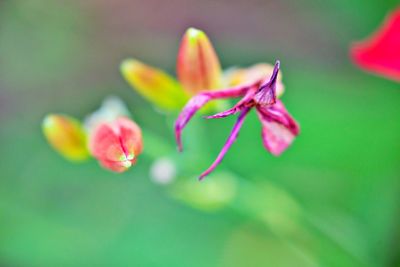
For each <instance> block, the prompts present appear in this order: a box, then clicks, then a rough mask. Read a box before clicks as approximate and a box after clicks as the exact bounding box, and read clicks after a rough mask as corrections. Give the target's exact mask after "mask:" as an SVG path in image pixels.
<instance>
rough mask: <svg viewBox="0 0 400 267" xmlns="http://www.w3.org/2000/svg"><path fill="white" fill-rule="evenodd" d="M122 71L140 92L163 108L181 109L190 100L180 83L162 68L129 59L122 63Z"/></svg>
mask: <svg viewBox="0 0 400 267" xmlns="http://www.w3.org/2000/svg"><path fill="white" fill-rule="evenodd" d="M121 72H122V75H123V76H124V78H125V79H126V80H127V81H128V83H129V84H130V85H131V86H132V87H133V88H134V89H136V91H137V92H138V93H139V94H141V95H142V96H143V97H145V98H146V99H147V100H149V101H150V102H152V103H153V104H155V105H156V106H157V107H159V108H161V109H167V110H173V109H180V108H182V107H183V106H184V105H185V103H186V101H187V100H188V96H187V94H186V93H185V92H184V91H183V90H182V87H181V86H180V84H179V83H178V82H177V81H176V80H175V79H174V78H173V77H171V76H170V75H168V74H167V73H165V72H163V71H162V70H159V69H156V68H153V67H150V66H148V65H146V64H144V63H142V62H140V61H138V60H134V59H127V60H124V61H123V62H122V64H121Z"/></svg>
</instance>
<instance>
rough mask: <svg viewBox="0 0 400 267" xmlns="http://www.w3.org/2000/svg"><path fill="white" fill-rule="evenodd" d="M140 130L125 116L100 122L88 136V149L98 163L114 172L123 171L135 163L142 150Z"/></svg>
mask: <svg viewBox="0 0 400 267" xmlns="http://www.w3.org/2000/svg"><path fill="white" fill-rule="evenodd" d="M142 149H143V142H142V132H141V130H140V128H139V126H137V125H136V123H134V122H133V121H131V120H130V119H128V118H126V117H119V118H117V119H116V120H113V121H111V122H103V123H100V124H99V125H98V126H97V127H96V129H94V130H93V132H92V133H91V134H90V136H89V150H90V152H91V154H92V155H93V157H95V158H96V159H97V160H98V161H99V162H100V164H101V165H102V166H103V167H104V168H107V169H110V170H112V171H115V172H123V171H126V170H127V169H129V168H130V167H131V166H132V165H133V164H135V162H136V159H137V156H138V155H139V154H140V153H141V152H142Z"/></svg>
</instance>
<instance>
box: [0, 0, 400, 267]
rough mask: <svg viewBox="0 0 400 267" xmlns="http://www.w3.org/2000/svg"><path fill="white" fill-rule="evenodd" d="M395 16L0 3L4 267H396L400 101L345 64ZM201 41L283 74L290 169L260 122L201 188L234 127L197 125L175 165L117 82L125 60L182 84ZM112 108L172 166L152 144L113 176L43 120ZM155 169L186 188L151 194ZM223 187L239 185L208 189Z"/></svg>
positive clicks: (313, 7) (372, 11) (316, 3)
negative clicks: (66, 153)
mask: <svg viewBox="0 0 400 267" xmlns="http://www.w3.org/2000/svg"><path fill="white" fill-rule="evenodd" d="M396 2H397V1H395V0H385V1H380V0H375V1H372V0H370V1H366V0H353V1H348V0H335V1H322V0H299V1H295V0H274V1H272V0H271V1H261V0H247V1H236V0H232V1H225V0H218V1H211V0H204V1H196V0H171V1H156V0H146V1H139V0H113V1H109V0H85V1H78V0H74V1H72V0H69V1H61V0H2V1H0V123H1V124H0V125H1V126H0V158H1V160H0V266H7V267H8V266H24V267H25V266H28V267H30V266H40V267H46V266H151V267H152V266H174V267H180V266H182V267H187V266H190V267H197V266H199V267H200V266H207V267H214V266H215V267H228V266H229V267H235V266H238V267H239V266H240V267H242V266H254V267H265V266H273V267H276V266H277V267H280V266H345V267H346V266H352V267H354V266H371V267H372V266H396V267H398V266H400V247H399V243H400V241H399V240H400V224H399V219H400V217H399V215H400V214H399V212H400V207H399V200H400V142H399V141H400V123H399V122H400V121H399V118H400V91H399V90H400V85H399V84H398V83H395V82H391V81H388V80H385V79H383V78H379V77H375V76H372V75H369V74H366V73H364V72H362V71H360V70H358V69H357V68H356V67H355V66H353V65H352V64H351V63H350V61H349V59H348V56H347V49H348V46H349V44H350V43H351V42H352V41H354V40H359V39H362V38H364V37H366V36H367V35H368V34H369V33H371V32H372V31H373V30H374V29H376V28H377V26H378V25H379V24H380V22H381V21H382V19H383V18H384V16H385V14H386V13H387V12H388V11H389V10H391V9H392V8H394V7H395V6H396V4H397V3H396ZM190 26H194V27H198V28H200V29H203V30H204V31H205V32H206V33H207V34H208V35H209V37H210V38H211V40H212V41H213V44H214V45H215V48H216V50H217V52H218V54H219V56H220V59H221V63H222V65H223V66H224V67H229V66H232V65H237V66H248V65H251V64H253V63H257V62H274V60H275V59H280V60H281V63H282V71H283V76H284V78H283V79H284V83H285V86H286V93H285V95H284V97H283V100H284V102H285V104H286V106H287V108H288V110H289V111H290V112H291V113H292V114H293V116H294V117H295V118H296V119H297V120H298V121H299V122H300V125H301V128H302V132H301V135H300V136H299V137H298V138H297V140H296V141H295V143H294V144H293V146H292V147H291V148H290V149H289V150H288V151H287V152H286V153H284V154H283V155H282V156H281V157H279V158H275V157H272V156H271V155H269V154H268V153H267V152H266V151H265V150H264V148H263V147H262V143H261V138H260V125H259V122H258V120H257V118H256V116H255V114H251V116H249V118H248V119H247V120H246V122H245V125H244V127H243V129H242V131H241V135H240V138H239V139H238V141H237V142H236V143H235V144H234V145H233V147H232V149H231V150H230V151H229V153H228V154H227V156H226V158H225V160H224V162H223V163H222V164H221V165H220V166H219V170H220V172H219V173H218V172H216V174H215V175H214V176H210V177H209V178H207V179H206V181H204V182H202V183H198V182H197V181H196V175H198V174H199V173H200V172H201V171H202V170H204V169H205V168H206V167H207V166H208V165H209V164H210V163H211V162H212V160H213V159H214V157H215V156H216V155H217V154H218V151H219V150H220V148H221V147H222V144H223V143H224V142H225V138H226V136H227V135H228V133H229V131H230V129H231V127H232V124H233V123H234V120H235V119H234V118H227V119H224V120H218V121H203V120H202V119H201V117H200V116H198V117H197V118H195V119H194V122H193V125H192V126H190V125H189V129H188V130H187V132H186V134H185V135H189V136H186V139H185V143H186V147H187V151H188V152H185V153H186V154H185V153H184V154H182V155H177V153H176V152H175V150H174V140H173V134H172V128H171V123H172V119H173V118H174V116H175V115H170V116H169V117H168V118H166V116H164V115H163V114H160V113H159V112H157V111H155V110H154V109H153V107H152V106H151V105H150V104H149V103H148V102H146V101H145V100H143V99H142V98H141V97H140V96H139V95H137V94H136V93H135V92H134V91H133V90H131V89H130V88H129V86H128V85H127V84H126V83H125V81H123V79H122V78H121V76H120V74H119V71H118V67H119V64H120V62H121V61H122V60H123V59H124V58H127V57H136V58H138V59H140V60H143V61H144V62H147V63H149V64H151V65H154V66H158V67H162V68H164V69H166V70H168V71H169V72H170V73H174V69H175V60H176V53H177V49H178V45H179V40H180V38H181V36H182V34H183V32H184V31H185V29H186V28H188V27H190ZM109 94H113V95H117V96H120V97H121V98H122V99H123V100H124V101H125V102H126V103H127V104H128V107H129V109H130V110H131V111H132V113H133V117H134V119H135V120H136V121H137V122H138V123H139V124H140V125H141V126H142V127H143V128H145V129H146V131H148V132H149V133H151V134H154V135H155V136H158V138H159V140H162V142H165V143H166V144H165V145H166V146H168V147H171V148H172V149H170V150H169V152H168V153H169V154H168V153H167V154H165V152H164V151H163V152H161V151H160V152H158V151H157V147H158V146H157V145H155V144H154V143H153V141H152V140H151V139H148V140H147V141H148V142H147V143H145V145H148V147H150V148H152V153H153V157H150V156H148V155H143V156H142V157H141V158H140V160H139V161H138V163H137V165H136V166H135V167H134V168H132V169H131V170H129V171H128V172H126V173H124V174H113V173H110V172H108V171H106V170H103V169H101V168H100V167H99V166H98V164H97V162H96V161H95V160H91V161H90V162H88V163H82V164H71V163H70V162H67V161H66V160H64V159H63V158H62V157H60V156H59V155H58V154H57V153H56V152H55V151H53V150H52V149H51V147H50V146H49V145H48V144H47V143H46V141H45V140H44V137H43V136H42V133H41V128H40V124H41V120H42V118H43V117H44V116H45V114H47V113H49V112H62V113H67V114H70V115H72V116H75V117H78V118H81V119H82V118H83V117H84V116H85V115H86V114H87V113H89V112H91V111H93V110H95V109H96V108H97V107H98V106H99V105H100V103H101V101H102V99H103V98H104V97H105V96H107V95H109ZM196 127H198V128H196ZM191 132H192V133H193V134H190V133H191ZM146 138H148V137H146V135H145V141H146ZM160 149H161V148H160ZM158 154H160V156H168V157H171V158H174V159H176V162H178V164H180V165H179V166H178V168H185V172H184V175H182V177H180V181H181V182H182V181H183V182H182V183H185V182H189V183H190V184H189V185H185V184H183V185H177V186H175V187H172V188H171V187H169V186H160V185H158V184H155V183H154V182H152V180H151V179H150V178H149V168H150V167H151V165H152V164H153V161H154V160H155V159H156V157H157V155H158ZM154 155H155V157H154ZM190 155H191V156H190ZM218 176H228V177H230V178H229V179H228V180H227V181H228V182H227V184H224V183H222V184H219V185H218V184H217V186H216V187H213V186H214V185H213V184H212V183H213V180H214V181H218V179H220V177H218ZM232 177H234V178H232ZM222 179H225V178H222ZM232 181H234V182H232ZM202 188H203V189H204V188H205V189H206V190H205V191H202V190H203V189H202ZM207 188H208V189H207ZM199 190H200V191H201V192H200V193H199V192H197V191H199ZM220 194H221V195H222V196H225V195H229V196H228V197H227V199H226V201H225V200H224V203H223V204H220V205H217V206H218V207H213V208H210V207H208V206H207V205H208V204H207V203H209V202H213V201H214V200H213V199H211V198H212V197H214V198H215V197H216V196H217V198H218V196H220ZM224 194H225V195H224ZM217 202H218V201H217ZM211 204H212V205H211V206H213V203H211Z"/></svg>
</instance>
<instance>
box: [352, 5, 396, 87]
mask: <svg viewBox="0 0 400 267" xmlns="http://www.w3.org/2000/svg"><path fill="white" fill-rule="evenodd" d="M350 57H351V59H352V60H353V61H354V63H355V64H357V65H358V66H359V67H360V68H362V69H364V70H366V71H369V72H372V73H375V74H378V75H382V76H384V77H387V78H389V79H392V80H396V81H400V7H399V8H397V9H396V10H394V11H393V12H392V13H390V14H389V15H388V16H387V18H386V19H385V21H384V22H383V24H382V26H381V27H380V28H379V29H378V30H377V32H375V33H374V34H373V35H372V36H370V37H369V38H367V39H366V40H364V41H361V42H356V43H354V44H352V46H351V48H350Z"/></svg>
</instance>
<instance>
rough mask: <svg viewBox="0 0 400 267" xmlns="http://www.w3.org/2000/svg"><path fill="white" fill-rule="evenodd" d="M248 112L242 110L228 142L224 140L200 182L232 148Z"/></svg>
mask: <svg viewBox="0 0 400 267" xmlns="http://www.w3.org/2000/svg"><path fill="white" fill-rule="evenodd" d="M249 111H250V108H244V109H243V110H242V111H241V113H240V115H239V117H238V119H237V121H236V123H235V125H234V126H233V129H232V132H231V134H230V135H229V137H228V140H226V143H225V145H224V146H223V148H222V150H221V152H219V154H218V157H217V158H216V159H215V161H214V162H213V164H211V166H210V167H209V168H208V169H207V170H206V171H205V172H203V173H202V174H201V175H200V177H199V179H200V180H202V179H203V178H204V177H206V176H207V175H209V174H210V173H211V172H212V171H213V170H214V169H215V167H217V166H218V164H220V163H221V161H222V159H223V158H224V156H225V154H226V152H227V151H228V150H229V148H230V147H231V146H232V144H233V142H235V140H236V138H237V137H238V134H239V131H240V128H241V127H242V125H243V122H244V119H245V118H246V115H247V113H248V112H249Z"/></svg>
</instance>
